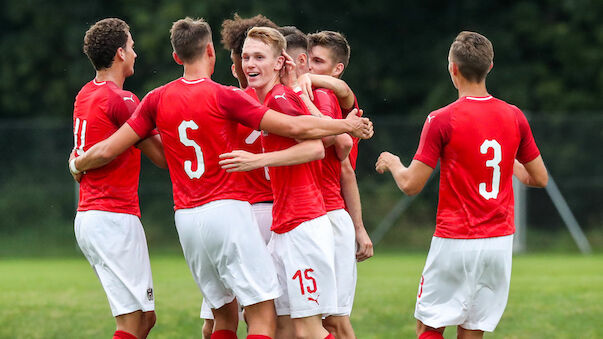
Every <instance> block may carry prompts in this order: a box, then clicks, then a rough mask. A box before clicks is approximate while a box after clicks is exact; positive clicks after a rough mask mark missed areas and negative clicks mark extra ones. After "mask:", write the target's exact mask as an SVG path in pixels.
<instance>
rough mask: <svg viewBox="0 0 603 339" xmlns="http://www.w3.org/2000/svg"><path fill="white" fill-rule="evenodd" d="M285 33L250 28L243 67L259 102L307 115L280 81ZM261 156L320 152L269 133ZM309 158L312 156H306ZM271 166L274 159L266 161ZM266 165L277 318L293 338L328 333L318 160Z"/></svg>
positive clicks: (332, 287)
mask: <svg viewBox="0 0 603 339" xmlns="http://www.w3.org/2000/svg"><path fill="white" fill-rule="evenodd" d="M285 48H286V41H285V38H284V37H283V36H282V34H280V33H279V32H278V31H277V30H275V29H272V28H266V27H255V28H252V29H251V30H250V31H249V32H248V33H247V38H246V39H245V43H244V45H243V54H242V57H243V63H242V64H243V71H244V72H245V74H246V75H247V82H248V83H249V86H250V87H252V88H254V89H255V90H256V93H257V96H258V98H259V100H260V101H261V102H263V103H264V104H265V105H266V106H268V107H271V108H273V109H276V110H279V111H282V112H285V113H287V114H290V115H294V116H295V115H309V114H310V113H309V111H308V110H307V108H306V107H305V105H304V104H303V102H302V100H301V98H300V97H299V96H298V95H297V94H296V93H295V92H294V91H293V90H291V89H289V88H287V87H285V86H284V85H283V84H281V82H280V72H281V70H282V68H283V67H284V66H285V57H284V56H283V55H282V52H283V51H284V49H285ZM262 143H263V145H264V150H265V152H266V155H268V154H270V152H278V151H282V150H286V149H289V148H290V147H293V146H304V148H306V149H308V150H309V151H308V152H309V153H312V150H314V152H315V153H316V154H318V155H317V156H316V157H314V159H319V158H322V157H323V156H324V147H323V144H322V141H321V140H306V141H302V142H301V143H299V144H298V143H297V141H296V140H294V139H290V138H284V137H281V136H278V135H274V134H272V133H265V134H264V135H263V136H262ZM308 160H312V158H310V159H308ZM272 165H275V164H272ZM277 165H282V166H278V167H270V168H269V170H270V179H271V184H272V191H273V193H274V206H273V212H272V215H273V223H272V231H273V232H274V234H273V235H272V238H271V240H270V243H269V244H268V248H269V250H270V251H271V254H272V257H273V259H274V261H275V264H276V267H277V274H278V276H279V282H280V284H281V287H282V288H283V290H284V291H285V293H284V294H283V295H282V296H280V297H279V298H277V299H276V300H275V306H276V312H277V315H278V317H279V322H282V321H285V322H288V318H290V319H291V323H292V327H293V330H294V335H295V337H297V338H329V337H331V335H330V334H329V332H328V331H327V330H326V329H325V328H323V326H322V320H321V317H322V315H323V314H331V313H333V312H335V311H336V307H337V299H336V280H335V270H334V262H333V259H334V253H333V250H334V248H333V232H332V230H331V227H330V223H329V219H328V217H327V216H326V210H325V205H324V201H323V197H322V194H321V191H320V182H319V176H320V173H319V172H320V167H319V166H320V163H318V162H306V163H301V164H296V165H287V164H285V165H283V164H277Z"/></svg>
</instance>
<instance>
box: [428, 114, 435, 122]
mask: <svg viewBox="0 0 603 339" xmlns="http://www.w3.org/2000/svg"><path fill="white" fill-rule="evenodd" d="M433 118H435V115H428V116H427V122H431V119H433Z"/></svg>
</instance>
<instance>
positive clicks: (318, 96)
mask: <svg viewBox="0 0 603 339" xmlns="http://www.w3.org/2000/svg"><path fill="white" fill-rule="evenodd" d="M313 93H314V101H312V102H313V103H314V105H315V106H316V108H318V110H319V111H320V113H322V114H324V115H327V116H330V117H331V118H333V119H341V116H337V115H338V114H337V110H336V109H335V107H333V104H337V105H339V103H334V102H333V97H331V96H330V95H329V93H328V92H327V91H325V90H323V89H315V90H314V91H313Z"/></svg>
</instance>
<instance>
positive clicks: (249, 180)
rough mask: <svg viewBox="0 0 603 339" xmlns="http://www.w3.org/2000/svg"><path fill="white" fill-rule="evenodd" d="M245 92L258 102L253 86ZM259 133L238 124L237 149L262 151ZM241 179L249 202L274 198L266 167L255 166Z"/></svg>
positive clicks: (251, 151)
mask: <svg viewBox="0 0 603 339" xmlns="http://www.w3.org/2000/svg"><path fill="white" fill-rule="evenodd" d="M245 93H247V94H249V95H250V96H251V97H252V98H254V99H256V100H257V101H258V102H259V101H260V99H258V96H257V94H256V92H255V90H254V89H253V88H251V87H247V88H246V89H245ZM261 135H262V132H261V131H258V130H255V129H253V128H249V127H247V126H245V125H242V124H239V126H238V127H237V142H238V143H237V149H240V150H244V151H247V152H250V153H256V154H257V153H264V149H263V148H262V138H261ZM242 180H243V182H244V183H245V184H246V185H247V189H246V191H247V195H248V197H247V201H249V203H250V204H255V203H258V202H267V201H272V200H274V198H273V197H272V187H271V186H270V175H269V173H268V167H262V168H257V169H254V170H253V171H249V172H245V173H243V175H242Z"/></svg>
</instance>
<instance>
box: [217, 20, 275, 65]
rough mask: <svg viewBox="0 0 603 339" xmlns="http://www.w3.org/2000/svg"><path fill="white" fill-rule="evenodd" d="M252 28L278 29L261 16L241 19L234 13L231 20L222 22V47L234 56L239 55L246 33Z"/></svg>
mask: <svg viewBox="0 0 603 339" xmlns="http://www.w3.org/2000/svg"><path fill="white" fill-rule="evenodd" d="M253 27H270V28H278V26H277V25H276V24H275V23H274V22H272V21H271V20H270V19H268V18H266V17H265V16H263V15H261V14H258V15H256V16H254V17H251V18H247V19H243V18H241V17H240V16H239V15H238V14H236V13H235V15H234V18H233V19H226V20H224V22H222V33H221V34H222V45H223V46H224V48H225V49H227V50H229V51H232V52H233V53H234V54H236V55H241V53H242V52H243V43H244V42H245V38H246V37H247V32H248V31H249V30H250V29H251V28H253Z"/></svg>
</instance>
